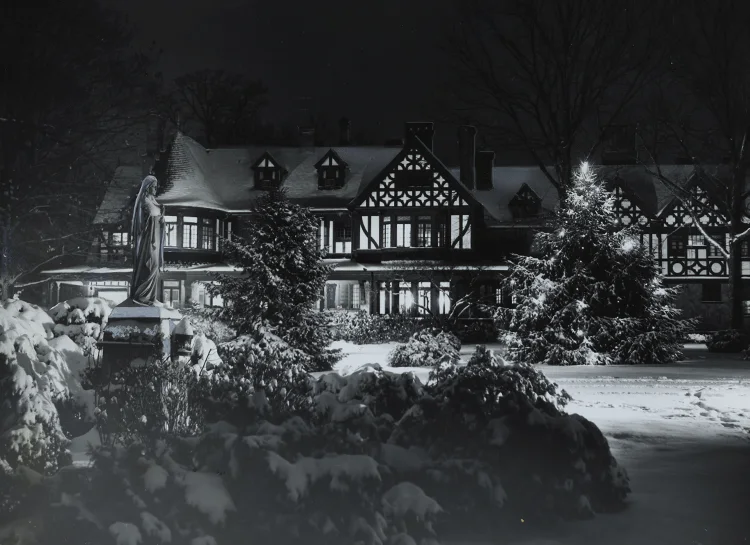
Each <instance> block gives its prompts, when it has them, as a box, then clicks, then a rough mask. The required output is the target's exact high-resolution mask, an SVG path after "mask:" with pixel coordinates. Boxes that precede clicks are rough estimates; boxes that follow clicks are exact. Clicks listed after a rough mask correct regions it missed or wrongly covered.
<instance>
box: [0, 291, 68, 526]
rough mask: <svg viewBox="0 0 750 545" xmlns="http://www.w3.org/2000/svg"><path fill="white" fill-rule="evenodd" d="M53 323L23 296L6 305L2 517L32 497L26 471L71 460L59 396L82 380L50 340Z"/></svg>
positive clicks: (0, 332) (0, 353) (1, 322)
mask: <svg viewBox="0 0 750 545" xmlns="http://www.w3.org/2000/svg"><path fill="white" fill-rule="evenodd" d="M51 324H52V320H51V319H50V318H49V316H47V315H46V314H44V312H43V311H41V309H39V307H36V306H34V305H29V304H27V303H24V302H23V301H17V300H16V301H12V302H9V303H6V304H4V305H3V306H2V307H0V510H1V511H0V517H3V516H7V515H9V514H11V513H14V512H16V511H18V510H19V509H23V506H24V505H29V503H28V502H31V501H32V499H33V494H32V491H31V488H30V487H29V486H28V479H25V478H24V475H25V474H27V473H28V472H29V471H31V472H32V473H34V472H35V473H38V474H41V475H51V474H53V473H55V472H56V471H57V470H58V469H59V468H60V467H62V466H63V465H66V464H68V463H69V462H70V456H69V454H68V450H67V448H68V445H69V441H68V439H67V438H66V436H65V434H64V433H63V430H62V428H61V425H60V419H59V416H58V413H57V409H56V408H55V402H58V401H62V400H66V399H69V398H70V396H71V386H72V387H73V389H74V391H75V390H76V389H77V388H79V387H80V385H78V384H77V383H76V381H75V380H74V378H73V375H72V373H71V369H70V368H69V367H68V363H67V361H66V358H65V357H64V355H63V353H62V352H61V351H59V350H57V349H56V348H55V347H54V346H50V343H49V342H48V337H51V332H50V330H51ZM68 342H70V340H69V339H68Z"/></svg>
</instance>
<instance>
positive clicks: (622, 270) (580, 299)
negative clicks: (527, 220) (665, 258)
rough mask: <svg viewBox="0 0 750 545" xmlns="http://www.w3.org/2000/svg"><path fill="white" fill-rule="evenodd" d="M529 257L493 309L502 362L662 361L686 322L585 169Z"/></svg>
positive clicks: (517, 263)
mask: <svg viewBox="0 0 750 545" xmlns="http://www.w3.org/2000/svg"><path fill="white" fill-rule="evenodd" d="M532 253H533V254H534V255H532V256H518V255H516V256H514V257H513V264H512V267H511V274H510V275H509V277H508V278H507V279H506V280H505V281H504V287H505V288H506V289H508V290H509V291H510V292H511V293H512V294H513V296H514V300H515V305H514V306H513V308H504V309H499V310H498V312H497V315H496V319H497V322H498V326H499V327H500V329H501V330H503V337H504V339H505V342H506V343H507V345H508V354H507V357H508V358H509V359H511V360H514V361H524V362H527V363H548V364H552V365H577V364H590V365H597V364H599V365H601V364H633V363H670V362H674V361H677V360H679V359H680V358H681V357H682V350H681V349H682V340H683V339H684V338H685V337H686V335H687V333H688V332H689V331H690V330H691V329H692V327H693V325H694V324H693V322H692V321H690V320H684V319H681V318H680V317H679V310H678V309H676V308H675V306H674V298H675V296H676V289H675V288H667V287H664V286H663V284H662V278H661V274H660V272H659V269H658V267H657V264H656V262H655V260H654V259H653V257H652V256H651V255H650V254H649V253H648V250H647V249H646V248H645V247H643V246H642V245H641V243H640V237H639V233H638V230H637V227H627V228H622V226H621V225H620V224H619V222H618V218H617V216H616V214H615V211H614V197H613V196H612V194H611V193H610V192H609V191H608V190H607V189H606V188H605V187H604V186H603V184H601V183H599V182H598V181H597V180H596V176H595V174H594V172H593V171H592V169H590V168H589V167H588V165H587V164H586V163H584V164H583V165H582V167H581V169H580V170H579V171H578V172H577V174H576V177H575V180H574V184H573V187H572V188H571V191H570V193H569V195H568V197H567V198H566V200H565V201H564V203H563V204H562V205H561V207H560V208H559V209H558V210H557V212H556V214H555V218H554V220H553V229H552V230H551V231H550V232H540V233H538V234H536V235H535V238H534V244H533V252H532Z"/></svg>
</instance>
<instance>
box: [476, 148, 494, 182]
mask: <svg viewBox="0 0 750 545" xmlns="http://www.w3.org/2000/svg"><path fill="white" fill-rule="evenodd" d="M494 166H495V152H494V151H492V150H477V153H476V181H477V189H480V190H485V191H486V190H489V189H492V187H493V181H492V168H493V167H494Z"/></svg>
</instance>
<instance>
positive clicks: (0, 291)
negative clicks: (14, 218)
mask: <svg viewBox="0 0 750 545" xmlns="http://www.w3.org/2000/svg"><path fill="white" fill-rule="evenodd" d="M1 228H2V231H3V236H2V239H3V243H2V245H0V302H2V301H5V300H6V299H8V298H10V287H11V280H10V274H11V273H10V227H9V226H8V225H3V226H2V227H1Z"/></svg>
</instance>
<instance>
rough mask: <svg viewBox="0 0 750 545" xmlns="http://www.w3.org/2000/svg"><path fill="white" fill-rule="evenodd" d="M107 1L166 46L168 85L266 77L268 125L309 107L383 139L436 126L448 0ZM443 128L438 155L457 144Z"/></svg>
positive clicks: (143, 34) (141, 37) (141, 33)
mask: <svg viewBox="0 0 750 545" xmlns="http://www.w3.org/2000/svg"><path fill="white" fill-rule="evenodd" d="M102 1H103V2H104V3H105V4H106V5H108V6H111V7H114V8H116V9H119V10H122V11H123V12H125V13H126V14H127V15H128V16H129V18H130V20H131V22H132V24H133V25H134V26H135V27H136V31H137V40H138V41H139V42H141V43H143V44H147V43H149V42H150V41H151V40H156V42H157V44H158V45H159V46H160V47H161V48H163V50H164V53H163V55H162V61H161V67H160V68H161V70H162V71H163V72H164V74H165V76H166V77H168V78H173V77H175V76H179V75H180V74H182V73H185V72H188V71H193V70H198V69H202V68H219V69H226V70H230V71H237V72H243V73H248V74H250V75H252V76H253V77H258V78H260V79H262V80H263V81H264V82H265V83H266V85H267V86H268V87H269V99H270V104H269V107H268V108H267V110H266V113H265V117H266V118H267V119H268V120H269V121H273V122H275V123H279V124H282V123H285V122H290V123H294V124H296V123H297V122H298V121H299V119H300V118H301V117H302V116H303V112H302V110H301V109H302V108H303V107H305V106H309V108H310V109H311V110H312V111H314V112H318V113H319V115H321V116H322V117H324V118H327V119H328V120H329V121H328V122H329V124H331V125H333V126H335V124H336V120H338V119H339V118H340V117H341V116H343V115H346V116H348V117H349V118H350V119H351V121H352V132H353V133H354V134H356V133H357V131H359V130H366V131H367V132H368V133H369V134H371V135H372V136H373V137H375V138H377V139H379V140H380V139H384V138H386V137H399V136H401V134H402V127H403V122H404V121H408V120H435V115H434V113H435V107H436V106H435V105H436V100H435V96H436V94H437V93H436V90H437V89H438V88H440V87H441V86H442V85H444V84H443V81H444V79H445V77H446V74H445V63H444V58H445V52H444V51H443V50H442V49H441V47H444V40H445V33H446V27H447V26H448V25H449V23H450V9H451V8H450V0H377V1H376V2H363V1H357V0H323V1H318V2H308V1H303V0H295V1H284V0H277V1H258V0H211V1H208V0H182V1H180V2H175V1H174V0H102ZM303 97H309V100H304V99H303ZM437 128H438V129H439V132H442V133H443V134H442V138H440V139H439V142H438V151H440V148H442V147H445V146H446V145H447V146H448V147H452V146H453V145H454V143H455V133H454V130H455V129H453V128H451V129H448V128H447V127H446V128H445V129H443V130H442V131H440V127H437ZM447 131H450V134H446V132H447ZM440 141H442V142H444V143H443V144H442V145H441V144H440Z"/></svg>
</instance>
